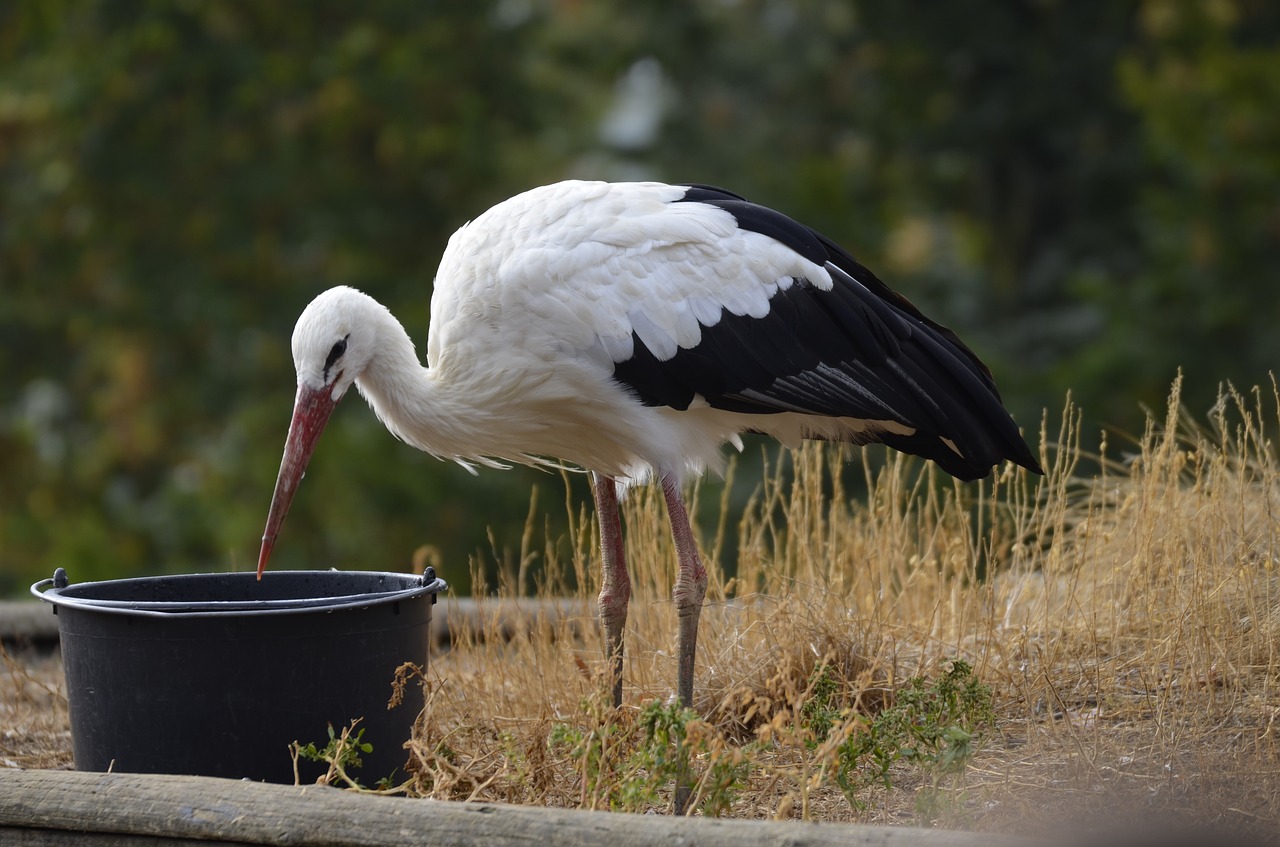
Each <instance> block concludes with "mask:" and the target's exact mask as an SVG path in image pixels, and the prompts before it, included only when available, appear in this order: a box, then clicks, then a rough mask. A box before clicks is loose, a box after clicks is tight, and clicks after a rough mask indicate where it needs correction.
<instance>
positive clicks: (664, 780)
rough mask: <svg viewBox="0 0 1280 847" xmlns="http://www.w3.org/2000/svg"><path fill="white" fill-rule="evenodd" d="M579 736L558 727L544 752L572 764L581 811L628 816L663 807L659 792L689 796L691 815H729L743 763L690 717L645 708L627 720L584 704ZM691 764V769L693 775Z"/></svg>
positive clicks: (656, 705) (655, 705) (688, 712)
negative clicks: (585, 720)
mask: <svg viewBox="0 0 1280 847" xmlns="http://www.w3.org/2000/svg"><path fill="white" fill-rule="evenodd" d="M584 710H585V711H586V712H587V714H588V716H589V717H590V718H591V720H590V721H589V726H587V727H586V728H584V727H579V726H570V725H568V724H557V725H555V726H554V727H552V730H551V734H550V737H549V741H548V743H549V746H550V748H551V749H552V750H553V751H559V752H563V753H567V754H568V756H569V757H570V758H571V759H572V760H574V762H575V769H576V770H577V772H578V774H579V776H580V777H581V779H582V794H581V800H580V802H581V805H582V806H583V807H584V808H593V809H594V808H609V809H613V810H617V811H627V812H635V811H640V810H643V809H646V808H650V807H653V806H663V805H666V806H670V805H671V804H670V803H669V802H668V801H666V800H665V799H664V798H663V790H664V789H665V788H666V787H667V786H670V785H672V784H674V785H682V786H685V787H687V788H689V790H690V801H689V808H690V809H695V808H696V809H701V810H702V812H703V814H705V815H708V816H716V815H720V814H723V813H725V812H726V811H728V810H729V808H730V806H731V804H732V801H733V798H734V796H735V793H736V791H737V790H738V789H739V788H741V786H742V784H743V783H744V782H745V780H746V777H747V774H748V770H749V763H748V760H747V758H746V756H745V755H744V753H743V751H742V750H741V749H739V748H737V747H734V746H733V745H731V744H729V743H728V742H726V741H725V739H724V738H722V737H721V736H720V735H719V734H718V733H717V732H716V731H715V729H714V728H713V727H712V726H711V725H710V724H709V723H707V722H706V721H704V720H701V719H700V718H699V717H698V715H697V713H696V712H694V711H693V710H692V709H685V708H681V707H679V706H677V705H674V704H669V705H663V704H662V703H660V702H658V701H652V702H650V703H648V704H646V705H645V707H644V708H643V709H642V710H641V711H640V713H639V714H638V715H637V716H635V717H634V718H630V716H628V715H627V714H626V713H617V712H614V711H613V710H607V711H606V710H603V709H601V708H600V707H599V706H598V705H597V704H595V703H593V702H586V703H584ZM695 762H696V763H697V767H695Z"/></svg>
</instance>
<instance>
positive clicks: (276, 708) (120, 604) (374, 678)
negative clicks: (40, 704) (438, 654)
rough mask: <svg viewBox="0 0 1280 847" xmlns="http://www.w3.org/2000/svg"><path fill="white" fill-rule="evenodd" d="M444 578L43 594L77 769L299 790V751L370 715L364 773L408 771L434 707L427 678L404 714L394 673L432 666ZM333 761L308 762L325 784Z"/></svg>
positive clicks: (134, 585)
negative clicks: (411, 751)
mask: <svg viewBox="0 0 1280 847" xmlns="http://www.w3.org/2000/svg"><path fill="white" fill-rule="evenodd" d="M447 588H448V586H447V585H445V583H444V581H443V580H440V579H437V578H436V576H435V572H434V571H433V570H431V569H428V570H427V573H426V575H424V576H416V575H410V574H397V573H377V572H368V571H269V572H267V573H266V574H265V575H264V576H263V579H262V581H261V582H259V581H258V580H257V578H256V576H255V575H254V574H253V573H229V574H182V575H176V576H156V577H140V578H137V579H120V580H111V581H106V582H84V583H79V584H77V585H69V584H67V581H66V576H65V574H64V573H63V572H62V569H59V570H58V573H56V574H55V575H54V578H53V579H46V580H42V581H40V582H37V583H36V584H35V585H33V586H31V592H32V593H33V594H35V595H36V596H37V597H39V598H40V599H42V600H44V601H45V602H47V603H51V604H53V607H54V608H53V611H54V613H55V614H56V615H57V616H58V633H59V636H60V639H61V646H62V659H63V666H64V671H65V674H66V681H67V702H68V706H69V710H70V716H71V744H72V749H73V751H74V754H75V764H76V768H77V769H78V770H82V771H106V770H116V771H127V772H132V773H174V774H194V775H200V776H223V777H232V778H249V779H254V780H265V781H268V782H283V783H292V782H293V780H294V773H293V759H292V757H291V756H290V753H289V745H290V744H291V743H292V742H294V741H298V742H301V743H303V744H307V743H310V742H315V743H316V745H317V747H322V746H323V745H324V743H327V741H328V739H329V727H330V726H331V725H332V727H333V728H334V730H335V732H340V731H341V730H342V728H344V727H345V726H347V725H348V724H349V723H350V722H351V721H352V720H353V719H355V718H361V721H360V724H359V726H360V727H363V728H364V737H363V741H365V742H368V743H370V744H372V745H373V752H372V753H367V754H361V759H362V761H363V766H362V767H361V768H359V769H355V770H352V771H351V772H350V773H351V775H352V776H353V777H355V778H357V779H359V780H360V781H361V782H362V783H363V784H365V785H373V784H375V783H376V782H377V781H378V780H379V779H382V778H384V777H388V776H392V775H393V774H394V772H395V771H396V770H397V769H400V772H401V773H403V765H404V763H405V761H406V759H407V753H406V751H405V750H404V748H403V745H404V742H405V741H407V740H408V739H409V736H410V735H411V733H412V729H413V724H414V721H415V719H416V718H417V716H418V714H419V713H420V712H421V711H422V708H423V705H424V694H423V690H422V686H421V684H420V680H417V679H411V680H410V682H409V684H408V685H406V686H405V687H404V696H403V700H402V702H401V703H400V704H399V705H398V706H396V707H395V708H393V709H388V708H387V704H388V702H389V701H390V700H391V697H392V682H393V679H394V678H395V675H396V670H397V669H398V668H399V667H400V666H401V665H403V664H404V663H406V662H412V663H414V664H416V665H418V666H419V667H420V668H421V669H422V670H423V672H425V671H426V669H427V660H428V650H429V638H428V634H429V633H428V628H429V625H430V622H431V606H432V605H433V604H434V603H435V599H436V594H437V593H438V592H440V591H442V590H446V589H447ZM322 770H323V768H322V767H321V766H320V765H319V764H316V763H312V762H306V761H305V760H304V761H300V762H299V775H300V776H301V778H302V780H303V781H304V782H309V781H313V780H314V779H315V777H316V776H317V775H319V774H320V773H321V772H322Z"/></svg>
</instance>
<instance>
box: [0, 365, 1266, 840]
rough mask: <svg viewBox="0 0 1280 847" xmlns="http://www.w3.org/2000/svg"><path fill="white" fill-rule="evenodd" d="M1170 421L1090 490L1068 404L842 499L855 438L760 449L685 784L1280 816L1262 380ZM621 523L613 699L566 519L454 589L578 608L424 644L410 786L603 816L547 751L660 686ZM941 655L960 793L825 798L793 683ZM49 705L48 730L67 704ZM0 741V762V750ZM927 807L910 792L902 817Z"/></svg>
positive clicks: (982, 820)
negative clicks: (477, 581)
mask: <svg viewBox="0 0 1280 847" xmlns="http://www.w3.org/2000/svg"><path fill="white" fill-rule="evenodd" d="M1169 408H1170V410H1171V411H1170V412H1169V413H1168V415H1167V416H1166V417H1165V419H1164V420H1163V421H1157V420H1154V419H1153V420H1152V421H1151V422H1150V424H1149V426H1148V429H1147V431H1146V433H1145V434H1144V435H1143V436H1142V437H1141V439H1139V440H1138V441H1137V443H1135V444H1132V445H1129V446H1130V453H1131V455H1129V456H1127V457H1126V458H1124V459H1122V460H1116V459H1114V458H1111V459H1107V460H1106V461H1104V462H1102V463H1101V470H1100V471H1099V472H1097V473H1094V472H1090V473H1089V474H1088V476H1087V478H1086V476H1085V475H1084V474H1081V473H1079V472H1078V471H1077V465H1078V464H1079V463H1080V462H1082V461H1084V460H1086V459H1096V458H1097V456H1099V455H1109V454H1111V453H1112V452H1114V451H1112V450H1108V449H1107V445H1106V444H1105V443H1104V444H1102V445H1100V446H1099V448H1098V450H1097V451H1096V452H1094V453H1087V452H1086V451H1084V450H1082V448H1081V446H1080V442H1081V433H1080V432H1079V429H1078V421H1079V418H1078V416H1077V415H1076V414H1075V413H1074V412H1072V411H1070V410H1068V412H1067V413H1066V414H1065V415H1064V418H1063V422H1062V424H1061V425H1060V427H1058V430H1057V432H1056V433H1053V434H1052V435H1051V434H1049V433H1046V432H1042V433H1041V443H1042V444H1043V445H1045V446H1043V447H1042V457H1041V458H1042V462H1043V463H1044V464H1045V466H1046V467H1047V468H1048V469H1049V473H1048V475H1047V477H1045V478H1039V477H1034V476H1031V475H1027V474H1025V473H1024V472H1022V471H1021V470H1013V469H1005V470H1003V471H1002V472H1001V473H1000V474H999V475H998V477H997V478H996V479H994V480H992V481H987V482H983V483H981V484H974V485H960V484H954V483H951V482H949V481H947V480H945V479H943V478H942V477H940V476H939V475H938V474H936V473H935V472H934V471H932V470H931V469H929V468H928V467H926V466H924V465H922V464H921V463H918V462H915V461H911V460H907V459H905V458H902V457H895V458H892V459H891V460H890V462H889V464H888V465H887V466H886V467H884V468H882V469H880V470H877V471H874V472H872V471H868V472H867V487H868V489H869V495H868V496H861V495H860V496H858V497H852V496H850V495H849V494H848V493H847V492H846V491H845V490H844V489H843V487H842V485H841V483H840V475H839V474H838V473H836V472H835V471H836V470H837V469H839V468H840V467H843V466H844V464H845V463H846V462H847V461H849V460H852V461H855V462H856V461H858V457H857V454H856V452H855V453H854V454H853V456H852V459H850V457H849V456H846V455H844V451H840V450H837V449H834V448H831V447H824V446H821V445H814V446H811V447H807V448H805V449H804V450H801V451H799V452H797V453H794V454H784V456H783V458H782V459H780V460H779V461H780V464H779V465H778V466H777V467H775V468H774V469H773V470H772V472H771V473H770V474H769V475H768V478H767V479H766V481H765V483H764V484H763V486H762V487H761V489H760V491H759V493H758V494H757V496H756V497H755V499H754V500H753V502H752V504H751V506H750V508H749V509H748V513H747V515H746V517H745V518H744V519H743V521H742V523H741V525H740V526H738V527H736V528H735V527H729V526H724V525H723V522H722V525H721V527H720V530H719V532H718V533H717V534H716V535H715V537H713V538H710V539H707V540H706V541H707V543H706V545H705V550H706V554H707V559H708V563H709V565H710V567H709V570H710V571H711V573H712V583H711V586H710V588H709V591H708V603H707V607H706V610H705V612H704V614H703V620H702V631H701V640H700V644H699V656H698V679H697V689H698V703H697V708H698V712H699V713H700V714H701V715H704V716H705V721H703V722H698V723H696V724H694V725H693V726H692V728H691V732H692V733H694V734H695V735H696V736H697V737H698V738H699V739H700V740H701V741H702V747H701V750H702V751H703V752H702V758H701V759H700V760H699V761H698V762H697V763H696V764H695V771H698V770H699V769H701V771H702V772H705V770H706V769H707V768H708V767H709V766H710V765H711V764H712V763H714V762H725V761H730V760H732V761H738V762H741V763H746V764H749V765H750V770H749V777H748V779H747V781H746V783H745V784H744V785H743V786H742V787H741V788H740V789H739V790H738V791H737V792H736V793H735V794H733V795H732V798H731V802H730V804H729V807H728V810H727V813H728V814H730V815H732V816H735V817H748V818H772V817H810V818H814V819H820V820H857V821H867V822H874V823H913V824H914V823H921V822H924V823H938V824H942V825H947V826H954V827H965V828H975V829H983V830H1004V831H1020V832H1029V831H1035V832H1039V831H1050V830H1052V828H1053V827H1055V826H1058V825H1061V824H1062V823H1064V822H1067V823H1069V824H1070V826H1072V827H1073V831H1078V830H1079V828H1080V827H1082V826H1088V825H1093V824H1096V825H1098V826H1099V827H1103V826H1107V825H1113V824H1115V823H1117V822H1127V823H1133V822H1134V821H1138V820H1154V821H1157V822H1161V823H1164V824H1169V823H1171V822H1177V821H1193V822H1196V823H1199V824H1203V825H1210V826H1220V827H1226V828H1230V829H1231V830H1233V831H1239V832H1246V833H1253V834H1262V835H1266V836H1269V835H1271V834H1273V833H1274V832H1276V831H1280V755H1278V752H1280V750H1278V746H1277V745H1278V739H1277V734H1278V733H1280V655H1278V650H1280V582H1278V579H1277V575H1278V573H1280V571H1278V570H1277V564H1278V563H1280V544H1278V536H1280V511H1278V508H1280V503H1278V501H1277V498H1278V497H1280V463H1278V462H1277V457H1276V451H1275V447H1274V445H1273V444H1272V443H1271V441H1270V440H1269V439H1270V434H1269V428H1270V427H1274V426H1276V425H1277V423H1278V422H1280V396H1278V395H1277V392H1276V389H1275V386H1274V384H1273V385H1272V386H1270V388H1269V389H1268V390H1266V391H1260V390H1254V391H1253V392H1251V393H1248V394H1246V395H1240V394H1237V393H1235V392H1233V391H1230V390H1228V391H1226V392H1224V394H1223V398H1222V401H1221V403H1220V406H1219V408H1218V409H1217V410H1216V411H1215V413H1214V414H1213V415H1212V416H1211V419H1210V420H1209V421H1208V423H1207V424H1200V425H1197V424H1195V423H1193V422H1192V421H1190V420H1188V419H1187V418H1185V417H1183V416H1182V415H1181V414H1180V412H1179V411H1178V410H1179V405H1178V386H1177V385H1175V386H1174V390H1173V392H1172V395H1171V397H1170V404H1169ZM625 509H626V512H625V516H624V520H625V523H626V530H627V554H628V558H629V562H630V565H631V571H632V574H633V583H634V594H633V599H632V606H631V617H630V619H629V621H628V627H627V634H626V638H627V644H626V648H627V660H626V670H625V689H624V699H625V704H624V706H623V708H622V710H620V712H618V713H614V712H613V711H612V710H611V709H607V708H604V706H603V705H602V703H603V697H604V692H603V688H602V678H601V674H602V672H603V667H604V663H603V661H602V659H601V647H600V641H599V637H598V632H597V629H596V628H595V626H594V625H593V624H592V622H591V609H592V598H593V597H594V594H595V592H596V590H597V589H598V574H597V566H596V564H595V557H594V544H593V538H592V534H593V526H592V523H591V521H590V518H589V516H588V515H587V514H586V513H585V512H581V511H575V512H574V514H573V520H572V522H571V523H572V528H571V533H570V535H571V537H570V538H569V539H568V540H567V541H566V540H565V539H559V540H558V541H552V542H549V543H546V544H544V545H541V546H538V545H537V544H536V542H535V541H534V539H535V538H536V536H537V535H538V533H536V532H533V531H532V530H531V531H530V532H528V533H527V534H526V537H525V538H524V539H523V540H522V549H521V553H520V555H519V559H518V561H517V562H516V563H515V564H514V565H513V566H512V567H511V568H510V569H509V570H508V572H507V575H506V576H505V577H504V578H503V579H502V580H500V584H498V585H497V586H495V587H493V588H492V589H491V590H485V589H483V588H481V589H478V590H477V592H476V593H477V595H478V596H483V597H487V598H491V599H492V607H493V608H494V609H497V607H498V605H499V601H503V602H508V601H511V600H513V599H516V598H518V596H520V594H521V593H522V592H521V591H520V590H519V587H520V586H523V585H524V584H525V583H526V582H528V581H529V576H528V573H530V572H533V571H529V572H526V566H527V565H529V563H531V562H534V561H535V560H537V561H538V564H539V567H538V569H537V570H536V573H538V574H539V577H538V584H537V585H536V587H535V588H534V590H533V593H535V594H537V595H538V596H543V597H562V596H566V595H568V596H571V597H573V598H575V602H576V603H577V604H578V607H577V608H578V611H577V614H576V615H570V616H569V618H567V619H554V620H553V619H543V620H537V621H535V622H534V624H533V625H532V626H531V627H529V628H528V629H527V631H524V630H518V631H516V632H515V634H514V636H513V637H511V638H510V639H506V638H503V637H500V634H499V631H498V630H499V628H500V626H501V625H500V623H499V622H498V621H497V618H496V615H495V616H494V618H493V622H492V625H491V627H490V631H489V632H488V633H487V635H488V637H485V636H486V633H484V632H481V633H479V634H478V635H477V636H473V637H472V636H469V637H464V638H463V639H462V640H460V641H459V642H458V643H456V644H455V645H454V646H453V648H452V649H451V650H450V651H448V652H447V653H446V654H443V655H440V656H437V657H436V658H434V659H433V663H432V666H431V668H430V672H429V681H428V684H429V698H430V699H429V709H428V715H427V718H428V719H427V720H424V721H423V722H422V724H421V727H420V730H421V732H420V737H419V738H418V739H417V740H416V743H415V744H414V745H413V748H412V751H411V752H412V760H413V763H414V768H415V769H416V773H415V775H414V778H413V780H412V782H411V783H410V784H409V785H408V786H407V788H408V790H410V791H411V793H417V794H423V795H429V796H435V797H441V798H451V799H485V800H497V801H506V802H514V803H524V804H538V805H551V806H601V805H607V798H608V796H609V793H608V790H607V789H608V786H601V785H599V784H592V782H591V781H590V780H587V781H585V782H584V779H583V771H584V768H583V767H582V761H581V760H580V759H575V758H574V757H572V756H571V755H569V753H568V751H567V749H566V748H564V747H556V746H549V745H548V738H549V737H550V735H551V734H552V731H553V729H554V728H555V727H557V726H562V727H569V728H573V729H577V730H579V731H582V732H593V731H594V732H604V731H607V732H609V733H611V734H609V735H608V741H607V744H609V745H614V746H615V747H616V753H617V760H618V761H622V760H623V759H625V756H626V754H627V753H628V752H629V751H630V750H632V749H633V748H634V745H636V744H637V743H639V742H638V740H637V737H638V732H637V730H636V724H637V716H638V714H639V713H640V710H641V709H642V707H643V706H644V704H646V703H647V702H650V701H653V700H655V699H656V700H659V701H666V700H667V699H668V698H669V697H670V696H671V691H672V689H673V686H674V680H675V657H674V636H675V632H676V622H675V617H674V610H673V606H672V603H671V600H670V588H671V585H672V583H673V579H674V562H675V554H674V550H673V549H672V544H671V540H670V538H669V536H668V534H667V529H666V523H665V515H664V513H663V510H662V504H661V498H660V496H658V495H657V494H656V493H655V492H653V491H652V490H639V491H636V492H633V494H632V496H631V497H630V498H629V499H628V500H627V502H626V506H625ZM531 525H532V522H531ZM735 531H736V533H737V549H738V553H737V555H738V563H737V564H738V568H737V576H736V577H735V578H734V579H732V580H729V581H725V580H723V579H722V578H720V577H719V574H721V573H723V571H722V570H721V569H720V568H719V567H717V566H716V562H717V560H718V559H719V557H720V555H721V554H720V551H721V550H722V549H723V548H724V546H725V545H724V539H725V538H726V537H728V533H730V532H735ZM571 586H583V588H582V589H581V590H574V589H573V588H572V587H571ZM953 658H961V659H964V660H965V661H966V662H968V663H969V664H970V665H972V666H973V667H974V669H975V671H976V674H977V676H978V678H979V679H980V680H981V681H982V682H983V683H985V684H986V685H987V686H989V687H990V688H991V690H992V693H993V694H994V710H995V713H996V723H995V726H994V727H991V728H989V729H988V730H987V731H986V733H985V736H984V739H983V743H982V746H981V747H980V748H979V750H978V752H977V754H976V755H975V757H974V758H973V759H972V760H971V761H970V763H969V766H968V768H967V770H966V772H965V774H964V776H963V779H962V780H960V781H948V782H945V783H944V784H943V785H942V786H941V788H940V789H938V790H934V789H933V783H932V782H931V779H930V776H929V774H927V773H925V772H923V771H922V770H921V769H920V768H918V767H916V766H912V765H907V764H899V765H896V766H895V767H894V769H893V771H892V773H891V779H890V783H891V787H889V788H887V789H885V788H876V789H869V790H867V791H865V792H863V793H862V794H861V795H860V796H859V798H858V800H859V803H858V804H856V805H855V804H851V803H850V802H849V801H848V800H847V799H846V797H845V796H844V795H843V794H842V793H841V792H840V791H839V790H838V789H837V788H836V787H835V785H834V784H833V780H832V779H831V778H830V765H831V756H830V753H831V751H830V750H829V749H824V747H823V746H822V745H821V744H817V743H816V741H815V739H814V738H813V737H812V734H811V733H810V734H808V735H806V729H805V720H804V716H803V709H804V704H805V703H806V702H807V700H808V699H811V698H812V697H813V694H814V692H813V690H812V684H813V680H814V679H815V671H817V669H819V668H825V669H826V675H827V677H828V678H829V679H834V680H836V681H837V682H838V691H837V696H838V698H839V702H840V703H841V704H843V705H846V706H848V707H849V709H850V710H852V711H851V712H849V714H853V712H854V711H856V712H859V713H862V714H868V715H870V714H875V713H876V712H877V711H878V710H880V709H882V708H883V707H884V706H885V705H886V704H889V703H892V702H893V699H894V694H895V692H897V691H899V690H900V689H901V686H902V685H903V684H904V682H905V681H906V680H907V679H909V678H910V677H913V676H924V677H926V678H936V677H937V675H938V674H939V673H940V672H941V671H940V669H941V668H943V667H944V663H946V662H948V661H949V660H951V659H953ZM23 673H25V671H23V672H22V673H18V672H16V671H15V669H14V667H13V666H12V663H11V666H10V667H9V680H10V682H9V683H7V684H5V687H4V688H0V693H3V696H4V698H5V699H4V700H3V701H0V702H2V703H3V704H4V705H3V706H2V707H3V708H5V709H9V710H12V709H14V708H16V709H18V713H19V718H18V720H19V722H21V721H22V720H26V721H27V723H28V725H29V726H32V727H37V724H36V723H33V722H32V721H34V720H35V719H34V718H32V717H30V715H33V714H34V713H35V712H38V711H40V709H41V708H45V706H40V707H39V708H35V707H34V705H33V707H32V708H29V709H27V712H26V713H25V714H27V715H28V717H27V718H22V717H21V714H23V712H22V709H23V703H24V702H27V701H30V702H31V703H32V704H35V703H36V702H40V703H44V702H45V701H44V700H43V698H44V697H45V694H44V693H41V691H42V689H40V688H38V687H37V688H35V689H33V688H32V687H31V686H25V687H24V684H23V683H22V682H21V680H22V678H23ZM0 680H2V678H0ZM14 681H17V684H16V686H15V684H14ZM15 691H16V694H15ZM15 697H16V700H15ZM45 705H47V704H45ZM51 708H52V709H53V711H52V712H50V715H51V717H50V718H49V719H50V720H53V721H55V722H56V721H58V720H64V719H65V713H64V712H59V711H58V708H59V707H57V706H56V704H55V705H54V706H52V707H51ZM46 711H48V710H47V709H46ZM42 714H43V713H42ZM5 723H6V725H7V724H8V723H9V720H8V718H7V715H6V721H5ZM856 728H857V725H856V724H855V723H852V722H851V723H850V724H849V726H847V727H846V729H847V730H849V731H854V730H856ZM28 731H29V732H41V731H45V730H41V729H39V728H38V727H37V728H35V729H31V730H28ZM7 737H8V736H6V739H7ZM806 742H808V743H806ZM6 743H8V742H7V740H6V741H0V745H3V744H6ZM0 751H3V752H5V753H6V755H8V756H9V757H10V759H11V760H13V759H14V754H13V748H12V746H8V747H5V746H0ZM55 761H56V762H57V763H65V754H63V757H62V758H61V759H56V760H55ZM17 763H19V764H30V763H32V762H31V761H27V760H23V759H21V758H18V759H17ZM695 775H696V774H695ZM923 795H928V796H930V797H931V799H932V800H934V801H935V802H934V803H933V805H932V806H931V809H930V811H929V812H927V813H926V814H925V815H924V816H923V817H922V813H921V812H920V811H919V807H918V802H917V801H918V800H919V798H920V797H921V796H923ZM939 800H941V802H938V801H939Z"/></svg>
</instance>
